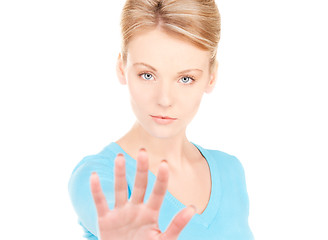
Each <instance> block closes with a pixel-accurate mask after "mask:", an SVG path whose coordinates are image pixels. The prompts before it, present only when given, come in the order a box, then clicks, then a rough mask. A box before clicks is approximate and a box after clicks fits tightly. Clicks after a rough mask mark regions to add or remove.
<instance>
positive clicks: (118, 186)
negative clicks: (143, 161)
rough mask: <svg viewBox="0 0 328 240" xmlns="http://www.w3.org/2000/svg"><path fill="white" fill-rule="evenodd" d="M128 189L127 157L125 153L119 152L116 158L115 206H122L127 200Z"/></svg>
mask: <svg viewBox="0 0 328 240" xmlns="http://www.w3.org/2000/svg"><path fill="white" fill-rule="evenodd" d="M127 191H128V188H127V182H126V177H125V158H124V156H123V154H118V155H117V157H116V158H115V207H118V208H119V207H122V206H123V205H124V204H125V203H126V202H127V198H128V193H127Z"/></svg>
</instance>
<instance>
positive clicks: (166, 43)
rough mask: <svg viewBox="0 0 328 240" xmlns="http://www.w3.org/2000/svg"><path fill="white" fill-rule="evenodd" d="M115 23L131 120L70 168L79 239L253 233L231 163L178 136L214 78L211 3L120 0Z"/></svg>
mask: <svg viewBox="0 0 328 240" xmlns="http://www.w3.org/2000/svg"><path fill="white" fill-rule="evenodd" d="M121 27H122V38H123V41H122V51H121V54H120V55H119V58H118V62H117V75H118V78H119V81H120V82H121V83H122V84H126V85H127V86H128V89H129V92H130V97H131V104H132V109H133V111H134V113H135V115H136V118H137V121H136V122H135V124H134V126H133V127H132V128H131V130H130V131H129V132H128V133H126V135H124V136H123V137H122V138H120V139H119V140H117V141H116V142H112V143H111V144H109V145H108V146H107V147H105V148H104V149H103V150H102V151H101V152H100V153H98V154H96V155H91V156H87V157H85V158H84V159H83V160H82V161H81V162H80V163H79V164H78V165H77V167H76V168H75V169H74V171H73V174H72V176H71V179H70V183H69V191H70V196H71V199H72V203H73V206H74V208H75V210H76V212H77V214H78V216H79V220H80V224H81V225H82V227H83V228H84V230H85V233H86V234H85V237H86V238H88V239H98V238H100V239H102V240H107V239H108V240H109V239H178V238H179V239H188V240H192V239H243V240H245V239H252V238H253V237H252V233H251V231H250V229H249V227H248V220H247V219H248V196H247V191H246V186H245V178H244V172H243V168H242V166H241V164H240V162H239V161H238V159H236V158H235V157H234V156H231V155H229V154H226V153H223V152H221V151H215V150H208V149H205V148H202V147H201V146H198V145H196V144H193V143H191V142H190V141H189V140H188V139H187V137H186V128H187V125H188V124H189V123H190V121H191V120H192V118H193V117H194V116H195V114H196V112H197V109H198V107H199V105H200V102H201V99H202V96H203V94H204V93H210V92H211V91H212V89H213V88H214V85H215V82H216V74H217V67H218V64H217V61H216V51H217V45H218V42H219V38H220V15H219V12H218V10H217V7H216V4H215V1H214V0H212V1H211V0H127V2H126V4H125V6H124V8H123V12H122V19H121ZM204 124H206V123H204ZM164 159H165V160H164ZM163 160H164V161H163ZM90 176H91V177H90ZM100 184H101V187H102V188H101V187H100ZM90 187H91V191H90ZM101 189H103V192H102V190H101ZM186 206H188V207H186ZM172 219H173V220H172Z"/></svg>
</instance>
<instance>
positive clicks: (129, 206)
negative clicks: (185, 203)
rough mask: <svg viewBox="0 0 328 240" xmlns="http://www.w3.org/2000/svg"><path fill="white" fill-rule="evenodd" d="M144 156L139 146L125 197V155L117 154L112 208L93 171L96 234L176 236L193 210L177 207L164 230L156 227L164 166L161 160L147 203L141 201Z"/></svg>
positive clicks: (165, 178)
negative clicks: (131, 183)
mask: <svg viewBox="0 0 328 240" xmlns="http://www.w3.org/2000/svg"><path fill="white" fill-rule="evenodd" d="M147 176H148V158H147V154H146V152H145V151H143V150H141V151H140V152H139V155H138V158H137V173H136V179H135V185H134V190H133V193H132V196H131V198H130V200H129V201H128V200H127V183H126V177H125V159H124V157H123V155H118V156H117V157H116V159H115V208H114V209H113V210H110V209H109V208H108V205H107V202H106V199H105V196H104V194H103V192H102V190H101V187H100V182H99V178H98V176H97V174H96V173H93V174H92V176H91V179H90V180H91V191H92V195H93V197H94V201H95V205H96V208H97V213H98V225H99V231H100V238H101V239H102V240H111V239H117V240H119V239H127V240H128V239H134V240H137V239H143V240H148V239H149V240H150V239H152V240H153V239H154V240H155V239H161V240H164V239H167V240H171V239H172V240H173V239H177V238H178V236H179V233H180V232H181V231H182V229H183V228H184V227H185V225H186V224H187V223H188V222H189V220H190V219H191V217H192V216H193V214H194V213H195V210H194V209H193V208H191V207H189V208H185V209H183V210H182V211H180V212H179V213H178V214H177V215H176V216H175V217H174V219H173V220H172V222H171V224H170V226H169V227H168V228H167V230H166V231H165V232H163V233H162V232H161V231H160V229H159V227H158V216H159V210H160V207H161V205H162V202H163V199H164V196H165V193H166V190H167V184H168V167H167V164H166V163H161V165H160V168H159V171H158V176H157V179H156V183H155V186H154V189H153V192H152V193H151V195H150V197H149V200H148V202H147V203H143V200H144V195H145V191H146V187H147Z"/></svg>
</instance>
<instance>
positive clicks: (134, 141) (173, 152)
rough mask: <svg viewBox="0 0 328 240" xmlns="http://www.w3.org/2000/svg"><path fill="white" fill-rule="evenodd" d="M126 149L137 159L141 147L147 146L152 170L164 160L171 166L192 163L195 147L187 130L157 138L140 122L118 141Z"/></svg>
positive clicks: (175, 166) (175, 167) (172, 168)
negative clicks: (188, 136) (167, 136)
mask: <svg viewBox="0 0 328 240" xmlns="http://www.w3.org/2000/svg"><path fill="white" fill-rule="evenodd" d="M117 144H119V145H120V146H121V147H122V148H123V149H124V151H126V152H127V153H128V154H129V155H130V156H131V157H133V158H134V159H136V157H137V154H138V151H139V149H140V148H145V149H146V151H147V153H148V156H149V168H150V170H152V169H153V170H156V169H157V168H158V166H159V164H160V162H161V161H162V160H164V159H165V160H166V161H167V163H168V165H169V168H170V169H171V170H172V171H174V169H181V168H184V167H185V166H187V165H188V164H190V160H188V159H190V157H189V156H191V153H194V151H195V147H194V146H193V145H192V144H191V143H190V142H189V141H188V139H187V137H186V134H185V131H183V132H182V133H180V134H177V135H176V136H173V137H170V138H157V137H154V136H151V135H150V134H148V133H147V132H146V131H145V130H144V129H143V128H142V127H141V126H140V125H139V124H138V123H136V124H135V125H134V126H133V127H132V129H131V130H130V131H129V132H128V133H127V134H126V135H125V136H124V137H122V138H121V139H119V140H118V141H117Z"/></svg>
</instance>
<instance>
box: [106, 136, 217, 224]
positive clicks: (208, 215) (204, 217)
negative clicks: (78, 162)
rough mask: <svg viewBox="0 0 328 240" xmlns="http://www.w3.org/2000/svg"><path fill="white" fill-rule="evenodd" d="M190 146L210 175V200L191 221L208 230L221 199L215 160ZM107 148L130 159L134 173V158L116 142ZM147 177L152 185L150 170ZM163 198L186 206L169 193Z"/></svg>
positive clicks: (152, 179)
mask: <svg viewBox="0 0 328 240" xmlns="http://www.w3.org/2000/svg"><path fill="white" fill-rule="evenodd" d="M191 143H192V142H191ZM192 144H193V145H194V146H195V147H196V148H197V149H198V151H199V152H200V153H201V154H202V156H203V157H204V159H205V160H206V162H207V164H208V166H209V169H210V174H211V195H210V199H209V201H208V203H207V206H206V208H205V210H204V211H203V212H202V213H201V214H198V213H196V214H195V215H194V216H193V218H192V221H197V222H198V223H200V224H202V225H203V226H204V227H207V228H208V227H209V225H210V224H211V222H212V220H213V219H214V218H215V216H216V214H217V212H218V210H219V205H220V199H221V191H220V190H221V187H220V176H219V175H218V171H217V170H216V169H215V168H216V166H215V162H214V161H215V159H213V157H212V156H211V154H210V152H209V151H208V150H206V149H204V148H202V147H201V146H199V145H197V144H195V143H192ZM109 146H112V147H114V148H115V150H116V151H117V153H123V154H124V156H126V157H128V158H129V159H131V160H132V161H134V162H133V167H134V169H133V171H134V172H135V171H136V162H137V161H136V160H135V159H134V158H132V157H131V156H130V155H129V154H128V153H126V152H125V151H124V150H123V148H122V147H121V146H120V145H118V144H117V143H116V142H112V143H111V144H110V145H109ZM148 176H149V177H151V179H148V184H150V183H149V182H150V181H153V183H152V185H153V184H154V182H155V181H156V176H155V174H154V173H152V172H151V171H150V170H148ZM165 198H166V199H167V200H168V201H170V202H171V203H173V204H174V205H175V206H176V207H178V208H179V209H183V208H185V207H186V205H184V204H183V203H181V202H180V201H179V200H178V199H177V198H176V197H174V196H173V195H172V194H171V193H170V192H169V191H166V195H165Z"/></svg>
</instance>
